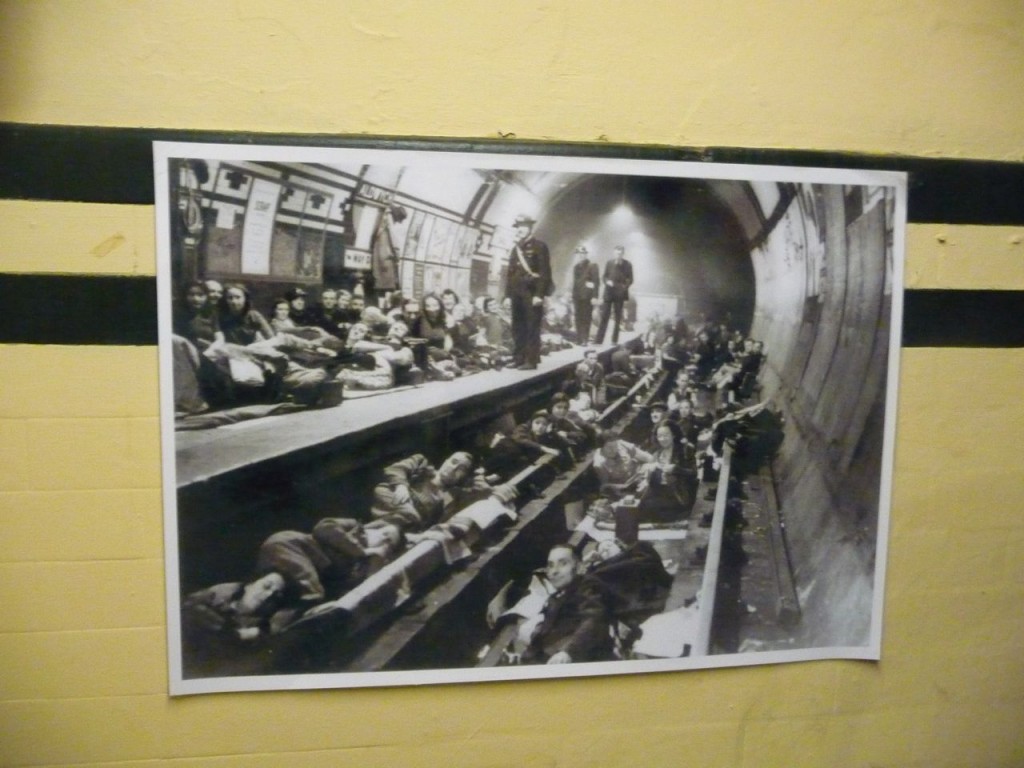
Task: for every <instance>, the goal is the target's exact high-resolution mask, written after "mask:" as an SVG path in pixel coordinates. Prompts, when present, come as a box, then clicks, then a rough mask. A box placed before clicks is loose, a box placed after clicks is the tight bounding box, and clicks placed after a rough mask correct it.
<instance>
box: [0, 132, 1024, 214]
mask: <svg viewBox="0 0 1024 768" xmlns="http://www.w3.org/2000/svg"><path fill="white" fill-rule="evenodd" d="M154 140H162V141H198V142H218V143H227V144H292V145H304V146H330V147H358V148H365V149H369V148H385V149H431V150H444V151H462V152H471V151H482V152H497V153H507V154H558V155H568V156H586V155H590V156H597V157H622V158H630V159H644V160H690V161H714V162H721V163H751V164H757V165H793V166H801V167H823V168H854V169H877V170H893V171H906V172H908V173H909V174H910V189H909V196H908V197H909V203H908V218H909V220H910V221H912V222H915V223H939V224H1003V225H1013V224H1024V163H1000V162H993V161H983V160H956V159H940V158H920V157H906V156H896V155H868V154H853V153H843V152H816V151H805V150H788V149H748V148H740V147H701V148H685V147H683V148H677V147H657V146H634V145H625V144H605V143H565V144H551V143H546V142H530V141H508V140H497V139H495V140H473V141H466V140H455V139H414V138H403V139H395V138H380V137H365V136H341V135H326V134H269V133H239V132H216V131H188V130H170V129H156V128H102V127H92V126H62V125H26V124H19V123H0V169H2V170H0V198H7V199H32V200H58V201H74V202H93V203H122V204H138V205H150V204H152V203H153V159H152V147H151V142H153V141H154Z"/></svg>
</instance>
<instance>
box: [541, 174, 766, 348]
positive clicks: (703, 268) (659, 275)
mask: <svg viewBox="0 0 1024 768" xmlns="http://www.w3.org/2000/svg"><path fill="white" fill-rule="evenodd" d="M538 236H539V237H540V238H541V239H543V240H545V241H546V242H547V243H548V244H549V245H550V247H551V252H552V259H553V262H554V263H553V266H552V269H553V271H554V274H555V279H556V284H557V285H558V286H559V288H558V290H563V287H564V286H566V285H569V284H571V270H572V251H573V248H574V247H575V246H576V245H577V244H579V243H585V244H587V247H588V248H589V250H590V252H591V254H593V255H594V256H595V257H596V259H597V261H598V262H599V263H600V262H603V261H604V260H605V259H606V258H608V257H609V256H610V255H611V253H612V251H613V249H614V248H615V246H616V245H622V246H624V247H625V249H626V255H627V258H629V259H630V260H631V261H632V262H633V266H634V274H635V283H634V285H633V290H634V292H635V293H636V294H637V295H638V296H639V297H641V298H642V297H644V296H658V297H675V298H676V299H677V301H678V303H677V306H676V309H677V312H678V313H679V314H682V315H684V316H685V317H686V319H687V321H688V322H692V321H696V320H698V319H699V318H700V317H701V316H702V315H703V316H707V317H709V318H710V319H715V320H720V321H722V322H726V323H728V324H729V325H730V326H732V327H735V328H739V329H740V330H742V331H743V332H744V333H748V332H749V331H750V327H751V324H752V322H753V316H754V305H755V280H754V271H753V267H752V265H751V260H750V248H749V244H748V243H747V242H746V238H745V237H744V234H743V231H742V229H741V227H740V224H739V222H738V221H737V219H736V216H735V214H734V213H733V211H732V210H730V208H729V207H728V206H726V205H725V204H724V203H723V202H722V201H721V200H719V199H718V198H717V197H716V196H715V195H714V194H713V192H712V191H711V189H710V188H709V186H708V185H707V183H706V182H704V181H702V180H699V179H674V178H653V177H644V176H609V175H600V176H595V175H588V176H580V177H577V178H576V179H575V180H573V181H571V182H569V183H567V184H565V185H564V186H563V187H562V188H561V189H560V191H559V192H558V193H556V194H555V195H553V196H552V199H551V201H550V203H549V204H548V207H547V208H546V210H545V213H544V217H543V219H542V220H541V222H540V223H539V225H538ZM638 319H639V320H641V321H643V320H646V319H647V318H645V317H644V316H643V309H642V308H641V309H640V315H639V317H638Z"/></svg>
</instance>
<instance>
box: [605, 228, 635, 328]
mask: <svg viewBox="0 0 1024 768" xmlns="http://www.w3.org/2000/svg"><path fill="white" fill-rule="evenodd" d="M625 252H626V249H625V248H623V247H622V246H621V245H617V246H615V257H614V258H613V259H612V260H611V261H609V262H608V263H607V264H605V265H604V303H603V304H602V305H601V324H600V326H598V329H597V343H598V344H602V343H604V334H605V332H606V331H607V330H608V316H609V315H610V314H612V313H613V312H614V313H615V328H614V329H613V330H612V343H613V344H617V343H618V341H619V325H620V324H621V323H622V305H623V304H624V303H625V301H626V299H627V298H628V297H629V286H631V285H632V284H633V265H632V264H630V263H629V262H628V261H626V259H625V257H624V254H625Z"/></svg>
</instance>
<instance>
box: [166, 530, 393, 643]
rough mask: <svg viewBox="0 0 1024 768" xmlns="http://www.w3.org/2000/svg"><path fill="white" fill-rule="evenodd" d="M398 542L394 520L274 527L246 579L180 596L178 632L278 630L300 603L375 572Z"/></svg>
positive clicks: (193, 635)
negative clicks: (307, 528)
mask: <svg viewBox="0 0 1024 768" xmlns="http://www.w3.org/2000/svg"><path fill="white" fill-rule="evenodd" d="M401 544H402V533H401V528H400V527H399V525H397V524H396V523H394V522H390V521H388V520H379V521H374V522H371V523H367V524H366V525H363V524H362V523H359V522H357V521H356V520H352V519H349V518H337V517H330V518H325V519H323V520H320V521H319V522H318V523H317V524H316V525H315V526H314V527H313V530H312V531H311V532H310V533H303V532H300V531H290V530H289V531H278V532H277V533H274V534H272V535H271V536H269V537H268V538H267V539H266V540H265V541H264V542H263V543H262V544H261V545H260V548H259V552H258V553H257V556H256V568H255V576H254V578H253V579H251V580H250V581H248V582H227V583H223V584H216V585H214V586H212V587H208V588H206V589H201V590H199V591H197V592H193V593H192V594H190V595H188V597H186V598H185V600H184V602H183V603H182V607H181V615H182V635H183V638H184V639H185V640H186V642H188V641H193V642H194V641H197V640H202V639H206V638H210V637H211V636H220V637H221V638H231V639H234V640H241V641H251V640H255V639H257V638H259V637H261V636H263V635H266V634H275V633H277V632H280V631H282V630H283V629H285V628H286V627H287V626H288V625H289V624H290V623H291V621H293V620H294V619H295V618H297V617H298V616H299V615H300V614H301V613H302V612H303V611H304V610H305V609H306V608H308V607H310V606H313V605H316V604H318V603H320V602H323V601H324V600H325V599H328V598H333V597H337V596H338V595H339V594H341V593H342V592H343V591H344V590H346V589H348V588H350V587H351V586H354V585H355V584H357V583H359V582H361V581H362V580H364V579H365V578H366V577H368V576H370V575H371V574H373V573H375V572H376V571H377V570H379V569H380V568H381V567H382V566H383V565H384V564H385V563H387V562H388V561H389V560H391V558H392V557H393V556H394V555H395V554H396V553H397V551H398V550H399V548H400V546H401Z"/></svg>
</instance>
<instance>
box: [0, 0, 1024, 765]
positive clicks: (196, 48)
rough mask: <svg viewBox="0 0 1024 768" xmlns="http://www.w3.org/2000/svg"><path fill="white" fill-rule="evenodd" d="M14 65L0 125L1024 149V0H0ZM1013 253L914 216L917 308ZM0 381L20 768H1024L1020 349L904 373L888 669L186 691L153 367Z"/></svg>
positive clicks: (911, 279) (42, 235)
mask: <svg viewBox="0 0 1024 768" xmlns="http://www.w3.org/2000/svg"><path fill="white" fill-rule="evenodd" d="M0 40H2V41H3V42H2V43H0V120H3V121H15V122H31V123H53V124H90V125H107V126H129V127H130V126H154V127H169V128H196V129H227V130H239V131H287V132H327V133H368V134H382V135H383V134H390V135H421V136H465V137H494V136H496V135H497V134H498V132H502V133H513V134H515V135H516V136H517V137H519V138H531V139H532V138H536V139H553V140H559V141H565V140H585V141H586V140H602V139H607V140H611V141H615V142H631V143H645V144H648V143H650V144H671V145H686V146H699V145H719V146H721V145H733V146H749V147H783V148H800V149H824V150H844V151H845V150H848V151H857V152H874V153H901V154H910V155H919V156H943V157H957V158H989V159H1001V160H1016V161H1020V160H1022V159H1024V127H1022V126H1024V88H1022V87H1021V73H1022V72H1024V6H1022V5H1021V3H1020V2H1019V0H987V1H984V0H978V1H976V2H967V1H965V0H959V1H953V0H928V1H927V2H924V1H921V2H892V0H886V1H885V2H882V1H881V0H833V1H831V2H818V3H809V2H793V1H791V2H785V1H783V2H773V3H767V2H762V1H761V0H724V1H723V2H719V3H707V2H683V1H682V0H661V1H660V2H641V3H638V4H627V3H612V2H599V1H597V0H594V1H592V2H571V1H570V0H550V1H549V2H541V1H540V0H535V1H534V2H519V1H518V0H507V1H506V2H504V3H493V2H484V1H482V0H481V2H469V1H468V0H458V1H449V2H444V3H441V2H434V3H431V2H416V1H415V0H404V1H402V2H399V1H398V0H394V1H392V2H380V1H376V0H346V2H341V3H338V2H312V1H310V0H307V1H304V2H291V3H272V2H242V1H241V0H239V1H238V2H228V1H227V0H217V1H212V0H207V1H206V2H203V3H184V2H181V3H178V2H67V1H65V2H10V1H6V2H0ZM2 172H3V170H2V169H0V173H2ZM152 214H153V211H152V209H151V208H148V207H133V206H114V205H109V206H104V205H81V204H70V203H33V202H17V201H0V271H3V272H73V273H92V274H152V273H153V272H154V270H155V261H154V254H153V248H154V238H153V233H152ZM55 221H56V222H57V224H56V225H55V224H54V222H55ZM1022 239H1024V228H1022V227H966V226H945V225H927V226H925V225H913V226H911V227H910V230H909V236H908V241H909V242H908V263H907V282H908V286H909V287H915V288H1013V289H1018V290H1020V289H1024V266H1022V259H1024V253H1022V249H1024V245H1022V244H1021V243H1022ZM55 300H61V301H69V302H71V301H74V297H73V296H66V297H59V298H58V297H55ZM0 311H2V308H0ZM0 360H2V364H0V393H2V395H0V466H2V467H3V471H2V473H0V606H2V610H0V764H3V765H9V766H14V765H18V766H20V765H33V766H42V765H56V764H71V763H74V764H83V765H117V766H142V765H150V764H153V763H154V761H159V760H167V759H175V760H176V761H175V762H173V763H171V764H173V765H199V766H210V768H213V767H214V766H217V767H220V766H225V767H230V766H236V765H237V766H243V765H244V766H274V767H275V768H276V767H277V766H296V767H299V766H319V765H343V764H344V765H348V764H351V765H387V766H396V765H401V766H419V765H438V766H441V765H444V766H448V765H453V766H460V765H466V766H505V765H508V766H527V767H529V766H559V767H560V768H569V767H571V766H590V765H625V764H629V765H636V766H641V765H701V766H743V768H748V767H750V766H804V765H822V766H928V767H929V768H931V767H934V766H938V767H941V766H950V767H951V766H984V767H985V768H989V767H990V766H1019V765H1022V764H1024V737H1022V736H1021V735H1020V734H1021V733H1022V732H1024V609H1022V606H1024V517H1022V514H1021V510H1022V509H1024V471H1022V469H1024V467H1022V461H1021V458H1020V456H1021V452H1020V446H1021V444H1022V442H1024V408H1022V406H1021V394H1022V388H1021V372H1022V371H1024V350H967V349H910V350H906V351H905V352H904V354H903V370H902V375H901V380H900V386H901V388H902V390H901V394H900V407H899V434H898V440H897V449H896V475H895V497H894V503H893V511H892V531H891V539H890V550H889V580H888V585H887V594H886V598H887V603H886V612H885V621H886V626H885V637H884V644H883V660H882V661H881V663H878V664H872V663H861V662H816V663H805V664H792V665H782V666H774V667H763V668H748V669H735V670H715V671H707V672H687V673H677V674H667V675H649V676H627V677H622V678H614V679H612V678H603V679H596V680H565V681H538V682H529V683H514V684H512V683H509V684H477V685H460V686H446V687H430V688H423V689H416V688H401V689H379V690H356V691H320V692H301V693H259V694H228V695H218V696H206V697H192V698H185V699H176V700H171V699H169V698H168V697H167V696H166V689H167V684H166V660H165V655H166V647H165V640H164V632H165V627H164V613H163V571H162V568H163V560H162V557H163V553H162V538H161V537H162V533H161V509H160V497H159V443H158V423H157V394H156V389H157V366H156V352H155V349H154V348H117V347H113V348H101V347H43V346H38V347H34V346H14V345H9V346H5V347H2V348H0Z"/></svg>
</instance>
